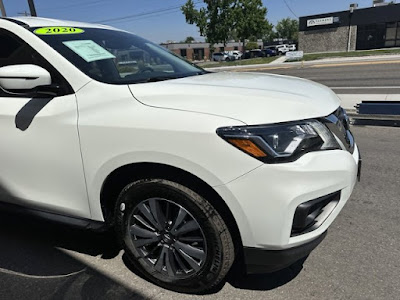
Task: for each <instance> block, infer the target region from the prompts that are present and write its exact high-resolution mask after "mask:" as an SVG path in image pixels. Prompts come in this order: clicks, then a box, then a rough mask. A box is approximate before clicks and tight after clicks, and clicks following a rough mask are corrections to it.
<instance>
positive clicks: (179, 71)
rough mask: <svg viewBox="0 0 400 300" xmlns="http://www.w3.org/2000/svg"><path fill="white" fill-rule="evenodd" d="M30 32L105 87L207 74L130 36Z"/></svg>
mask: <svg viewBox="0 0 400 300" xmlns="http://www.w3.org/2000/svg"><path fill="white" fill-rule="evenodd" d="M49 28H50V29H49ZM51 30H53V31H51ZM68 30H69V31H70V32H66V33H65V32H63V31H68ZM31 31H32V32H34V33H35V34H36V35H37V36H38V37H40V38H41V39H42V40H43V41H45V42H46V43H47V44H49V45H50V46H51V47H52V48H54V49H55V50H56V51H57V52H58V53H60V54H61V55H62V56H64V57H65V58H66V59H67V60H69V61H70V62H71V63H72V64H74V65H75V66H76V67H77V68H78V69H80V70H81V71H82V72H83V73H85V74H86V75H88V76H90V77H91V78H93V79H95V80H98V81H101V82H105V83H110V84H133V83H143V82H154V81H160V80H167V79H174V78H183V77H188V76H194V75H200V74H204V73H206V72H205V71H204V70H203V69H201V68H200V67H197V66H195V65H193V64H191V63H189V62H188V61H186V60H184V59H183V58H180V57H178V56H177V55H175V54H173V53H171V52H170V51H168V50H167V49H165V48H163V47H161V46H158V45H156V44H154V43H152V42H149V41H147V40H145V39H143V38H140V37H138V36H135V35H133V34H130V33H127V32H122V31H117V30H107V29H97V28H79V29H78V28H70V27H65V28H62V27H47V28H32V29H31ZM47 31H48V32H47ZM46 32H47V33H46Z"/></svg>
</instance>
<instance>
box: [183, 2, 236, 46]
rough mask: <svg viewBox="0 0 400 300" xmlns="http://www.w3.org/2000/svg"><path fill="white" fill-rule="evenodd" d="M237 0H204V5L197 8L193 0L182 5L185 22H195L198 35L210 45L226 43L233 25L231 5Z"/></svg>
mask: <svg viewBox="0 0 400 300" xmlns="http://www.w3.org/2000/svg"><path fill="white" fill-rule="evenodd" d="M236 1H237V0H204V3H205V4H206V6H205V7H202V8H200V9H199V10H197V9H196V8H195V4H194V2H193V0H188V1H187V2H186V4H185V5H183V6H182V12H183V13H184V15H185V17H186V22H187V23H189V24H195V25H196V26H197V27H198V28H199V31H200V35H201V36H204V37H206V40H207V42H209V43H210V44H211V45H213V44H215V43H224V44H226V42H227V40H228V37H229V33H230V32H231V29H232V25H233V17H234V16H233V6H234V5H235V2H236Z"/></svg>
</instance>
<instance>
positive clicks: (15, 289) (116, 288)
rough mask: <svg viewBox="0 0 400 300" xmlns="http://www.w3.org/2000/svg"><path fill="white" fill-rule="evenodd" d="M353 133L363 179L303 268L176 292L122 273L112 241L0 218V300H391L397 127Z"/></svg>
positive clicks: (397, 266) (398, 252)
mask: <svg viewBox="0 0 400 300" xmlns="http://www.w3.org/2000/svg"><path fill="white" fill-rule="evenodd" d="M353 132H354V134H355V137H356V139H357V142H358V144H359V146H360V148H361V151H362V156H363V159H364V164H363V174H362V181H361V183H359V184H358V185H357V186H356V189H355V192H354V194H353V196H352V197H351V199H350V200H349V202H348V203H347V205H346V206H345V208H344V210H343V211H342V212H341V214H340V215H339V217H338V218H337V219H336V221H335V222H334V224H333V225H332V226H331V229H330V230H329V233H328V236H327V238H326V239H325V240H324V241H323V242H322V244H321V245H320V246H319V247H318V248H317V249H316V250H315V251H314V252H313V253H312V254H311V255H310V256H309V257H308V259H307V260H306V261H305V262H304V263H303V264H301V263H299V264H297V265H296V266H294V267H292V268H290V269H286V270H283V271H281V272H278V273H275V274H272V275H257V276H250V277H247V278H241V277H239V276H237V275H236V274H233V275H232V277H231V278H230V279H229V282H227V283H226V284H225V285H224V286H223V287H222V288H221V290H217V291H214V292H213V293H212V294H210V295H206V296H202V297H200V296H194V295H183V294H177V293H174V292H170V291H167V290H164V289H161V288H158V287H156V286H154V285H153V284H151V283H148V282H147V281H145V280H143V279H142V278H140V276H138V275H136V274H135V273H132V272H130V271H129V270H128V268H127V266H126V265H127V263H126V261H125V260H124V259H123V255H122V253H121V251H120V250H119V248H118V247H116V246H115V244H114V240H113V238H112V237H111V236H108V235H105V234H95V233H91V232H86V231H80V230H73V229H69V228H64V227H61V226H56V225H53V224H47V223H43V222H39V221H37V220H34V219H28V218H25V217H20V216H14V215H7V214H5V213H0V249H1V252H0V253H1V255H0V299H1V300H3V299H4V300H8V299H16V300H18V299H29V300H34V299H57V300H59V299H77V300H78V299H113V300H119V299H163V300H165V299H174V300H179V299H217V300H218V299H232V300H233V299H252V300H256V299H285V300H287V299H298V300H301V299H308V300H309V299H346V300H347V299H363V300H364V299H374V300H375V299H399V294H400V283H399V278H400V259H399V257H400V239H399V236H400V222H399V216H400V204H399V192H400V188H399V187H400V176H399V174H398V170H399V169H400V161H399V157H400V147H399V146H398V144H399V142H398V137H399V131H398V129H397V128H384V127H354V128H353ZM128 265H129V264H128ZM235 276H237V277H235Z"/></svg>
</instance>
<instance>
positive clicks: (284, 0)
mask: <svg viewBox="0 0 400 300" xmlns="http://www.w3.org/2000/svg"><path fill="white" fill-rule="evenodd" d="M283 2H285V4H286V6H287V8H288V9H289V10H290V12H291V13H292V14H293V16H295V17H296V18H299V17H298V16H297V15H296V14H295V12H294V11H293V9H292V8H291V7H290V6H289V4H288V3H287V1H286V0H283Z"/></svg>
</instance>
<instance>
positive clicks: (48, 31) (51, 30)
mask: <svg viewBox="0 0 400 300" xmlns="http://www.w3.org/2000/svg"><path fill="white" fill-rule="evenodd" d="M34 32H35V34H38V35H56V34H79V33H84V32H85V30H83V29H80V28H75V27H42V28H38V29H36V30H35V31H34Z"/></svg>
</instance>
